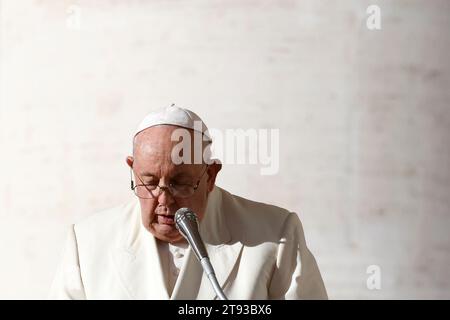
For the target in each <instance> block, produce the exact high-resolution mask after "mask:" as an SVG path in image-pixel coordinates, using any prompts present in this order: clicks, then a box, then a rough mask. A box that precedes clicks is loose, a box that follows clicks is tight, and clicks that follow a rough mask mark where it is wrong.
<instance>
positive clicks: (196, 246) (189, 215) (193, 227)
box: [175, 208, 228, 300]
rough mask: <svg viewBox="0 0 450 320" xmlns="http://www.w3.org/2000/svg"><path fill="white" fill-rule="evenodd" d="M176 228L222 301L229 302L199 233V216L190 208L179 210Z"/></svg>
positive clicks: (176, 216)
mask: <svg viewBox="0 0 450 320" xmlns="http://www.w3.org/2000/svg"><path fill="white" fill-rule="evenodd" d="M175 226H176V228H177V229H178V231H180V233H181V235H182V236H183V237H185V238H186V240H187V241H188V242H189V244H190V246H191V248H192V250H194V253H195V255H196V256H197V259H198V261H200V264H201V265H202V268H203V271H204V272H205V273H206V275H207V276H208V279H209V281H210V282H211V285H212V287H213V289H214V291H215V293H216V295H217V296H218V297H219V299H220V300H228V299H227V297H226V296H225V294H224V293H223V291H222V288H221V287H220V285H219V282H218V281H217V278H216V274H215V272H214V269H213V267H212V265H211V262H210V261H209V257H208V252H207V251H206V248H205V244H204V243H203V241H202V238H201V237H200V233H199V232H198V220H197V215H196V214H195V213H194V212H193V211H192V210H191V209H189V208H181V209H178V210H177V212H176V213H175Z"/></svg>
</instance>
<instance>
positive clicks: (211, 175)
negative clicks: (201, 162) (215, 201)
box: [207, 161, 222, 192]
mask: <svg viewBox="0 0 450 320" xmlns="http://www.w3.org/2000/svg"><path fill="white" fill-rule="evenodd" d="M221 169H222V164H221V163H220V162H219V161H214V162H213V163H212V164H210V165H209V167H208V180H207V183H208V192H211V191H212V190H213V189H214V184H215V183H216V177H217V174H218V173H219V171H220V170H221Z"/></svg>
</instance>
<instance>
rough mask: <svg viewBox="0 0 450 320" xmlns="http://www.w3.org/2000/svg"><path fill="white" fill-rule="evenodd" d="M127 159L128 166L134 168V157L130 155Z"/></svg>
mask: <svg viewBox="0 0 450 320" xmlns="http://www.w3.org/2000/svg"><path fill="white" fill-rule="evenodd" d="M126 161H127V164H128V166H129V167H130V168H133V162H134V159H133V157H132V156H128V157H127V160H126Z"/></svg>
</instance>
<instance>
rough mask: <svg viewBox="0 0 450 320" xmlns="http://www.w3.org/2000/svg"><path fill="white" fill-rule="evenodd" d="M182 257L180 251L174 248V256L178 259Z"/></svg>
mask: <svg viewBox="0 0 450 320" xmlns="http://www.w3.org/2000/svg"><path fill="white" fill-rule="evenodd" d="M182 257H183V254H182V253H181V252H180V251H178V250H175V258H177V259H180V258H182Z"/></svg>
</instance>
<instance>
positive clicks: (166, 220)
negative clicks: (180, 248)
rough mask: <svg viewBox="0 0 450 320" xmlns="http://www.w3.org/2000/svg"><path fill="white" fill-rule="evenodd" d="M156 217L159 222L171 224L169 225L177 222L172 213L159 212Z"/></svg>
mask: <svg viewBox="0 0 450 320" xmlns="http://www.w3.org/2000/svg"><path fill="white" fill-rule="evenodd" d="M156 219H157V221H158V223H159V224H169V225H174V224H175V219H174V216H171V215H164V214H157V215H156Z"/></svg>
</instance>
